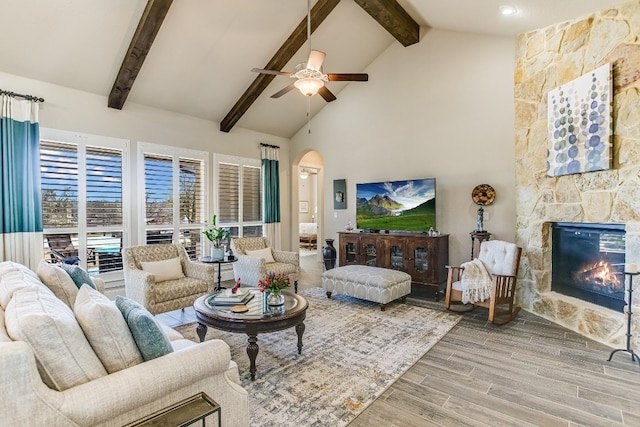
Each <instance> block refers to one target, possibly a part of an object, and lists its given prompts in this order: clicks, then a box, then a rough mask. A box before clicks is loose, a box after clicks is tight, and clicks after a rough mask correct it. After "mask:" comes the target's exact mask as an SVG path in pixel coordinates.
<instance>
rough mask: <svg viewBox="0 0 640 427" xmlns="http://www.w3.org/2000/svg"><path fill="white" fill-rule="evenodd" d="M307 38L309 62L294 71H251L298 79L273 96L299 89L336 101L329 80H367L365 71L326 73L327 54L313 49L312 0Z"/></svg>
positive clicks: (307, 93)
mask: <svg viewBox="0 0 640 427" xmlns="http://www.w3.org/2000/svg"><path fill="white" fill-rule="evenodd" d="M307 40H308V41H309V58H308V59H307V62H302V63H300V64H298V65H297V66H296V70H295V71H294V72H288V71H278V70H265V69H263V68H253V69H252V70H251V71H253V72H256V73H261V74H272V75H276V76H285V77H290V78H294V79H296V81H295V82H293V83H292V84H290V85H289V86H287V87H285V88H283V89H281V90H279V91H278V92H276V93H274V94H273V95H271V98H280V97H281V96H282V95H284V94H285V93H287V92H289V91H291V90H293V89H298V90H300V92H302V94H304V95H306V96H313V95H315V94H316V93H319V94H320V96H322V98H324V100H325V101H327V102H331V101H335V99H336V96H335V95H334V94H333V93H331V91H330V90H329V89H327V87H326V86H325V82H327V81H340V82H349V81H352V82H366V81H368V80H369V75H368V74H365V73H326V74H325V73H324V72H323V70H322V64H323V63H324V58H325V56H326V54H325V53H324V52H321V51H319V50H314V49H311V0H307Z"/></svg>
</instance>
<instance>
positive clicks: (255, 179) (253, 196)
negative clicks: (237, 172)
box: [242, 166, 262, 222]
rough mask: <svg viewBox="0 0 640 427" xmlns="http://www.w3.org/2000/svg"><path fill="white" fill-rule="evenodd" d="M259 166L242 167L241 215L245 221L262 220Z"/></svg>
mask: <svg viewBox="0 0 640 427" xmlns="http://www.w3.org/2000/svg"><path fill="white" fill-rule="evenodd" d="M261 203H262V202H261V197H260V168H256V167H250V166H243V168H242V217H243V220H244V221H245V222H254V221H262V204H261Z"/></svg>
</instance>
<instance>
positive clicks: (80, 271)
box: [60, 264, 96, 289]
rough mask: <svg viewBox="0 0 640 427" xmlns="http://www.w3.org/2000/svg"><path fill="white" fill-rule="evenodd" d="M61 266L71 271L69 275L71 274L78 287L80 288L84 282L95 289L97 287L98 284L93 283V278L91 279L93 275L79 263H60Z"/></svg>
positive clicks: (68, 271)
mask: <svg viewBox="0 0 640 427" xmlns="http://www.w3.org/2000/svg"><path fill="white" fill-rule="evenodd" d="M60 267H62V268H63V269H64V271H66V272H67V273H69V276H71V279H73V282H74V283H75V284H76V286H77V287H78V289H80V287H81V286H82V285H84V284H87V285H89V286H91V287H92V288H93V289H96V285H95V284H94V283H93V279H91V276H90V275H89V273H87V270H85V269H84V268H82V267H80V266H77V265H69V264H60Z"/></svg>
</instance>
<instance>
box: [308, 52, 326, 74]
mask: <svg viewBox="0 0 640 427" xmlns="http://www.w3.org/2000/svg"><path fill="white" fill-rule="evenodd" d="M325 56H327V54H326V53H324V52H320V51H319V50H311V53H309V60H308V61H307V68H308V69H310V70H315V71H320V68H321V67H322V63H323V62H324V57H325Z"/></svg>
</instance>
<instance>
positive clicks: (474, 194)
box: [471, 184, 496, 233]
mask: <svg viewBox="0 0 640 427" xmlns="http://www.w3.org/2000/svg"><path fill="white" fill-rule="evenodd" d="M495 198H496V191H495V190H494V189H493V187H492V186H490V185H489V184H480V185H476V186H475V188H474V189H473V191H471V199H473V203H475V204H476V205H478V206H480V208H479V209H478V219H477V221H476V222H477V224H476V227H477V228H476V229H475V231H476V232H479V233H482V232H484V231H485V230H484V224H483V223H484V208H483V206H489V205H491V204H492V203H493V201H494V200H495Z"/></svg>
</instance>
